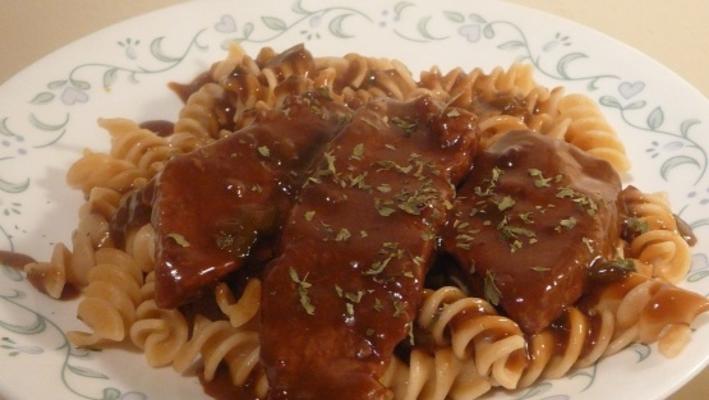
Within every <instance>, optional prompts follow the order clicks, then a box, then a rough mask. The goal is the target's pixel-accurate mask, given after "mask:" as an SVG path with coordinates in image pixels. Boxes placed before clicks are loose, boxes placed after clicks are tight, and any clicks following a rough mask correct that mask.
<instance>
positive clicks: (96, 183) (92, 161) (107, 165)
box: [67, 150, 147, 194]
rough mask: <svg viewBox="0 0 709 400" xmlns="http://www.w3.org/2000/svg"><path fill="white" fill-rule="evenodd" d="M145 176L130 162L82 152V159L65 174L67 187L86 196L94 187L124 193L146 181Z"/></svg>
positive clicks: (103, 154) (90, 152) (109, 156)
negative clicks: (77, 190) (78, 190)
mask: <svg viewBox="0 0 709 400" xmlns="http://www.w3.org/2000/svg"><path fill="white" fill-rule="evenodd" d="M146 178H147V174H146V173H145V172H144V171H142V170H141V169H140V168H138V167H137V166H136V165H134V164H133V163H131V162H130V161H126V160H120V159H117V158H115V157H112V156H111V155H109V154H105V153H94V152H92V151H89V150H85V151H84V155H83V157H81V158H80V159H79V160H78V161H76V162H75V163H74V164H72V166H71V168H69V172H67V183H68V184H69V186H71V187H74V188H77V189H81V190H82V191H83V192H84V193H85V194H88V193H89V192H90V191H91V189H93V188H95V187H103V188H107V189H112V190H115V191H117V192H120V193H125V192H127V191H128V190H129V189H132V188H135V187H137V186H140V185H141V184H143V183H145V182H146V181H147V179H146Z"/></svg>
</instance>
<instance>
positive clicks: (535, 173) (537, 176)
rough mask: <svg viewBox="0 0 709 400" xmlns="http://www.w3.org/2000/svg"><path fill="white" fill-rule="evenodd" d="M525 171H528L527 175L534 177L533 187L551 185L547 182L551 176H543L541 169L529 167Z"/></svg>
mask: <svg viewBox="0 0 709 400" xmlns="http://www.w3.org/2000/svg"><path fill="white" fill-rule="evenodd" d="M527 172H528V173H529V176H531V177H532V178H534V186H535V187H538V188H543V187H549V186H551V185H550V184H549V182H551V180H552V178H545V177H544V174H542V171H540V170H538V169H536V168H530V169H528V170H527Z"/></svg>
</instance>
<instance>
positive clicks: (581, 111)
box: [558, 95, 630, 172]
mask: <svg viewBox="0 0 709 400" xmlns="http://www.w3.org/2000/svg"><path fill="white" fill-rule="evenodd" d="M558 108H559V118H561V119H562V120H564V119H567V120H568V121H569V127H568V130H567V131H566V135H565V136H564V139H565V140H566V141H567V142H569V143H572V144H574V145H576V146H578V147H579V148H580V149H582V150H585V151H587V152H588V153H590V154H593V155H594V156H596V157H598V158H600V159H602V160H606V161H608V162H609V163H610V164H611V165H612V166H613V167H614V168H615V169H616V170H617V171H618V172H625V171H627V170H628V168H629V167H630V163H629V162H628V159H627V157H626V155H625V148H624V147H623V143H621V141H620V139H618V136H617V134H616V133H615V131H614V130H613V128H612V127H611V126H610V125H609V124H608V122H607V121H606V120H605V118H604V117H603V115H602V114H601V112H600V110H599V109H598V106H597V105H596V104H595V103H594V102H593V101H592V100H591V99H589V98H588V97H586V96H583V95H568V96H565V97H563V98H562V99H561V100H559V105H558Z"/></svg>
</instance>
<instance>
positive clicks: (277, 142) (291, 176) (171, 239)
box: [152, 93, 349, 307]
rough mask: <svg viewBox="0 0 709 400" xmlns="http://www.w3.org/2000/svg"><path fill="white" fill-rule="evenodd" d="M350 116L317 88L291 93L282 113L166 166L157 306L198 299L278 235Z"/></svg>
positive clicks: (158, 222)
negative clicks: (315, 161) (307, 175)
mask: <svg viewBox="0 0 709 400" xmlns="http://www.w3.org/2000/svg"><path fill="white" fill-rule="evenodd" d="M348 114H349V110H347V109H346V108H344V107H343V106H339V105H336V104H334V103H332V102H330V101H328V100H327V99H322V98H320V97H318V96H317V95H315V94H312V93H310V94H306V95H304V96H301V97H292V98H289V99H288V100H287V101H286V103H285V105H284V111H271V112H268V113H265V114H263V115H262V116H260V117H259V119H258V120H257V121H256V122H255V123H254V124H253V125H251V126H250V127H248V128H245V129H243V130H241V131H238V132H236V133H234V134H232V135H230V136H228V137H226V138H225V139H222V140H219V141H217V142H215V143H213V144H211V145H208V146H205V147H202V148H200V149H198V150H196V151H194V152H192V153H190V154H186V155H181V156H177V157H175V158H173V159H171V160H170V161H169V162H168V163H167V164H166V165H165V168H164V170H163V171H162V173H161V174H160V175H159V176H158V177H157V180H156V193H155V196H154V200H153V213H152V222H153V226H154V227H155V230H156V233H157V243H158V247H157V260H156V300H157V303H158V304H159V305H160V306H162V307H174V306H177V305H179V304H182V303H184V302H185V301H189V300H190V299H194V298H197V297H199V295H200V293H201V291H202V290H204V289H206V288H207V287H208V286H209V285H212V284H214V283H216V282H217V281H218V280H219V279H221V278H222V277H224V276H226V275H227V274H228V273H230V272H232V271H234V270H236V269H238V268H239V267H240V266H241V265H242V263H243V261H244V260H245V259H246V258H248V257H249V256H250V255H251V253H252V251H253V249H254V245H255V244H256V243H257V242H258V240H259V239H260V238H262V237H266V238H268V237H273V236H275V235H276V234H277V233H278V232H279V230H280V225H281V224H282V220H283V219H284V218H285V217H286V214H287V212H288V210H289V209H290V207H291V204H292V199H293V197H294V196H295V195H296V194H297V192H298V190H299V188H300V186H301V184H302V179H303V178H304V176H303V171H304V169H305V168H306V167H308V166H309V165H310V162H311V159H312V158H313V157H315V156H316V155H319V154H320V149H321V146H322V145H323V144H324V143H325V142H326V141H327V140H328V139H330V138H331V137H332V136H333V135H334V134H335V133H336V132H337V131H339V129H340V125H341V123H342V121H343V120H346V119H347V118H346V117H347V115H348Z"/></svg>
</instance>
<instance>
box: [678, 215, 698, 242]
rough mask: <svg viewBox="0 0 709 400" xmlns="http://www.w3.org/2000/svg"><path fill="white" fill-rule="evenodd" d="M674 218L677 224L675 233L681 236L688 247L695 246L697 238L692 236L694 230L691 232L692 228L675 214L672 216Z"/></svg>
mask: <svg viewBox="0 0 709 400" xmlns="http://www.w3.org/2000/svg"><path fill="white" fill-rule="evenodd" d="M673 215H674V217H675V222H676V223H677V231H678V232H679V234H680V235H681V236H682V238H683V239H684V241H685V242H687V244H688V245H690V246H694V245H695V244H697V236H696V235H695V234H694V230H692V226H691V225H689V224H688V223H687V221H685V220H684V219H682V217H680V216H679V215H677V214H673Z"/></svg>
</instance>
